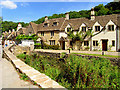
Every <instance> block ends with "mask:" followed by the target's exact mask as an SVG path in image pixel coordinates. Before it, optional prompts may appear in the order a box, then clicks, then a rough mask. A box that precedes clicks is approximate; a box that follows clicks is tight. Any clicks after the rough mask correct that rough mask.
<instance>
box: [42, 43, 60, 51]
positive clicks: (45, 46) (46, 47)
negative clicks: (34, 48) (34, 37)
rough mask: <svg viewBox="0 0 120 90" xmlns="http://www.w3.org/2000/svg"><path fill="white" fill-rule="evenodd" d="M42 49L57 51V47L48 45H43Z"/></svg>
mask: <svg viewBox="0 0 120 90" xmlns="http://www.w3.org/2000/svg"><path fill="white" fill-rule="evenodd" d="M42 48H43V49H53V50H59V45H48V44H45V43H44V44H43V47H42Z"/></svg>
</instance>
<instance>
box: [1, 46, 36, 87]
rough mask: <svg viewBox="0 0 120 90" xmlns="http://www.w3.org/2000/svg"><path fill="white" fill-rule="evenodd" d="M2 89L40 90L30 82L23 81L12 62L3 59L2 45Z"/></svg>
mask: <svg viewBox="0 0 120 90" xmlns="http://www.w3.org/2000/svg"><path fill="white" fill-rule="evenodd" d="M0 73H1V74H0V89H1V88H38V86H36V85H32V84H31V83H30V82H28V81H24V80H21V79H20V78H19V75H18V73H17V71H16V70H15V68H14V67H13V65H12V64H11V62H9V61H8V60H6V59H4V58H2V45H0Z"/></svg>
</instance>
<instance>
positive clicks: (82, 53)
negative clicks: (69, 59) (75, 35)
mask: <svg viewBox="0 0 120 90" xmlns="http://www.w3.org/2000/svg"><path fill="white" fill-rule="evenodd" d="M72 54H81V55H91V56H100V57H112V58H120V56H113V55H100V54H88V53H72Z"/></svg>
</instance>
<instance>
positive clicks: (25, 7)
mask: <svg viewBox="0 0 120 90" xmlns="http://www.w3.org/2000/svg"><path fill="white" fill-rule="evenodd" d="M21 1H22V0H21ZM21 1H20V0H2V1H1V2H0V8H1V9H0V15H1V16H2V17H3V21H13V22H26V23H29V22H30V21H35V20H38V19H39V18H41V17H44V16H52V14H60V13H66V12H69V11H80V10H90V9H91V8H92V7H95V6H97V5H99V4H103V5H106V4H107V3H109V1H110V0H109V1H107V0H106V2H90V0H89V2H88V1H87V0H85V2H82V1H83V0H82V1H80V2H76V0H58V1H59V2H54V1H53V2H50V0H44V2H40V0H39V1H38V0H34V2H33V0H31V1H30V0H29V1H30V2H28V1H26V2H25V0H24V2H21ZM92 1H94V0H92ZM104 1H105V0H104Z"/></svg>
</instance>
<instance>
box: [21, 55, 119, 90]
mask: <svg viewBox="0 0 120 90" xmlns="http://www.w3.org/2000/svg"><path fill="white" fill-rule="evenodd" d="M63 54H64V53H63ZM20 56H21V55H20ZM23 56H24V55H23ZM23 56H22V57H23ZM23 58H24V57H23ZM24 61H25V62H26V63H27V64H29V65H30V66H32V67H33V68H35V69H37V70H39V71H40V72H41V73H45V74H46V75H48V76H49V77H50V78H52V79H54V80H56V81H57V82H58V83H59V84H60V85H63V86H64V87H66V88H117V89H119V88H120V77H119V75H120V73H119V68H118V66H113V65H112V64H111V62H110V60H107V59H105V58H99V59H95V58H92V59H90V60H89V59H88V58H82V57H79V56H75V55H72V54H71V55H69V57H68V58H67V59H65V60H64V62H62V61H59V60H58V59H54V58H50V57H45V56H42V55H41V56H40V55H37V54H33V55H31V56H28V55H26V58H25V60H24Z"/></svg>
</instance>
